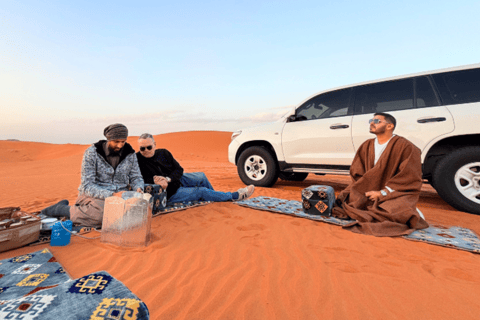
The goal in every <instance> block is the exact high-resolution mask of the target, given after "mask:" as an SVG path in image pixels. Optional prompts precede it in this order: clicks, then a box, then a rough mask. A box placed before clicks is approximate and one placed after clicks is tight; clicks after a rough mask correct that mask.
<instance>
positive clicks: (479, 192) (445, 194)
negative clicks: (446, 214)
mask: <svg viewBox="0 0 480 320" xmlns="http://www.w3.org/2000/svg"><path fill="white" fill-rule="evenodd" d="M433 185H434V186H435V189H436V190H437V192H438V194H439V195H440V197H442V199H443V200H445V201H446V202H447V203H448V204H450V205H451V206H452V207H454V208H456V209H458V210H461V211H466V212H469V213H473V214H480V147H465V148H461V149H458V150H456V151H453V152H452V153H450V154H448V155H446V156H445V157H443V159H441V160H440V162H439V163H438V165H437V167H436V168H435V172H434V174H433Z"/></svg>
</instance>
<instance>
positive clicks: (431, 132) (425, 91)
mask: <svg viewBox="0 0 480 320" xmlns="http://www.w3.org/2000/svg"><path fill="white" fill-rule="evenodd" d="M354 105H355V108H354V113H355V115H354V117H353V121H352V139H353V145H354V148H355V150H358V147H359V146H360V145H361V144H362V143H363V142H365V141H366V140H367V139H372V138H375V136H374V135H373V134H371V133H370V132H369V124H368V120H369V119H371V118H373V114H374V113H376V112H387V113H389V114H391V115H392V116H394V117H395V119H396V121H397V126H396V128H395V131H394V134H397V135H399V136H402V137H404V138H407V139H408V140H410V141H411V142H412V143H414V144H415V145H416V146H417V147H418V148H420V150H423V149H424V148H425V147H426V146H427V144H428V143H429V142H430V141H432V140H433V139H435V138H437V137H438V136H441V135H443V134H446V133H449V132H452V131H453V130H454V128H455V126H454V122H453V117H452V115H451V113H450V112H449V111H448V109H447V108H446V107H444V106H440V103H439V99H438V97H437V96H436V94H435V91H434V90H433V88H432V83H431V79H429V77H427V76H422V77H416V78H408V79H402V80H395V81H388V82H381V83H376V84H371V85H365V86H360V87H356V88H355V103H354Z"/></svg>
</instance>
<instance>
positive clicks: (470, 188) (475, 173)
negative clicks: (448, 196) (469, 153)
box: [455, 162, 480, 204]
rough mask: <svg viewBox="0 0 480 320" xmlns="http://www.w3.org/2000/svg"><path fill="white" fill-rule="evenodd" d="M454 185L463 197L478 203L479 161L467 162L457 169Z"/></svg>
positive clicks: (479, 184)
mask: <svg viewBox="0 0 480 320" xmlns="http://www.w3.org/2000/svg"><path fill="white" fill-rule="evenodd" d="M455 186H456V187H457V189H458V191H460V193H461V194H462V195H463V196H464V197H465V198H467V199H468V200H470V201H473V202H475V203H478V204H480V162H472V163H468V164H466V165H464V166H462V167H461V168H460V169H458V170H457V172H456V173H455Z"/></svg>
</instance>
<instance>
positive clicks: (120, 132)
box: [103, 123, 128, 140]
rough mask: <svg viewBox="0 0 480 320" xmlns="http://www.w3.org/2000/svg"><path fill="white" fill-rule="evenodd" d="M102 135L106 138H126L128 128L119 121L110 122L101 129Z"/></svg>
mask: <svg viewBox="0 0 480 320" xmlns="http://www.w3.org/2000/svg"><path fill="white" fill-rule="evenodd" d="M103 135H104V136H105V137H106V138H107V140H122V139H127V137H128V129H127V127H125V126H124V125H123V124H121V123H115V124H111V125H109V126H108V127H106V128H105V130H103Z"/></svg>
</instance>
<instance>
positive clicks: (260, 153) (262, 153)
mask: <svg viewBox="0 0 480 320" xmlns="http://www.w3.org/2000/svg"><path fill="white" fill-rule="evenodd" d="M237 172H238V175H239V176H240V179H242V181H243V183H245V184H246V185H250V184H253V185H255V186H258V187H271V186H273V185H274V184H275V182H277V179H278V165H277V161H276V160H275V158H274V157H273V156H272V154H271V153H270V152H269V151H268V150H267V149H265V148H263V147H259V146H256V147H250V148H247V149H245V150H244V151H243V152H242V154H241V155H240V158H238V163H237Z"/></svg>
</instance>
